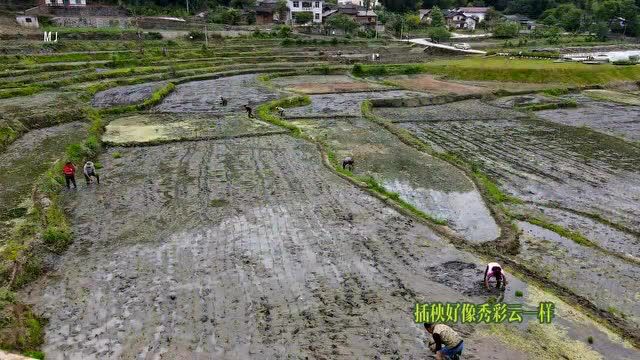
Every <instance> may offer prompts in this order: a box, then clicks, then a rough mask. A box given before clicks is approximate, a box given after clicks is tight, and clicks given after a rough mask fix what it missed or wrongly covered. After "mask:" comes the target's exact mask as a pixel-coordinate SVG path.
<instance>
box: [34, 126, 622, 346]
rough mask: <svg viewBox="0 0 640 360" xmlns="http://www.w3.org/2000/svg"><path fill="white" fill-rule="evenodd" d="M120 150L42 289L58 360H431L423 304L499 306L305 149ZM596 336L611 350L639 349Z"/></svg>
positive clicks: (452, 257) (86, 194) (477, 342)
mask: <svg viewBox="0 0 640 360" xmlns="http://www.w3.org/2000/svg"><path fill="white" fill-rule="evenodd" d="M113 151H119V152H121V153H122V154H123V156H122V158H119V159H114V158H113V157H112V156H111V154H110V153H107V154H105V155H104V156H102V157H101V159H100V161H101V162H102V163H103V164H104V169H103V174H104V175H103V178H104V181H103V182H102V184H101V185H100V186H99V187H91V188H90V189H89V190H86V191H78V192H68V193H66V195H65V196H66V202H67V209H68V211H69V212H70V214H71V218H72V223H73V228H74V232H75V234H76V241H75V242H74V244H73V245H72V247H71V248H70V249H69V250H68V251H67V253H66V255H65V256H64V258H63V259H62V261H61V262H60V265H59V267H58V268H57V270H56V271H55V272H54V273H51V274H50V275H49V276H48V277H46V278H43V279H42V280H41V282H40V283H39V284H36V285H35V286H33V288H32V290H31V291H30V292H29V296H30V297H31V299H32V300H33V301H34V303H35V304H36V308H37V309H38V310H40V311H43V312H44V314H45V315H46V316H47V317H48V318H49V319H50V321H49V323H48V325H47V329H46V330H47V331H46V343H45V345H44V350H45V352H46V354H47V358H49V359H63V358H71V359H94V358H100V359H105V358H157V357H163V358H198V359H205V358H250V357H251V358H276V357H287V356H289V357H293V358H304V357H309V358H326V359H329V358H415V359H417V358H424V356H425V354H426V353H428V350H427V349H426V346H425V343H424V341H425V335H424V331H423V330H420V329H419V328H418V327H417V326H416V325H414V324H413V323H412V317H413V315H412V311H413V308H414V305H415V302H416V301H420V302H425V301H456V300H461V301H474V302H480V301H484V300H486V296H487V295H488V294H482V291H481V290H480V289H481V285H480V283H479V282H478V279H475V280H474V278H473V277H474V276H477V275H478V274H479V273H481V272H482V269H483V262H482V261H480V260H479V259H476V258H473V257H471V256H470V255H468V254H465V253H462V252H459V251H457V250H455V249H454V248H453V247H451V246H450V245H447V243H446V242H444V241H443V240H441V239H439V238H438V237H437V236H436V235H435V234H434V233H433V232H432V231H431V230H429V229H428V228H426V227H425V226H423V225H420V224H417V223H415V222H413V221H411V220H409V219H407V218H406V217H403V216H400V215H399V214H398V213H396V212H395V211H393V210H391V209H389V208H387V207H385V206H383V205H382V203H381V202H379V201H378V200H376V199H374V198H372V197H370V196H369V195H367V194H366V193H365V192H363V191H361V190H359V189H357V188H355V187H353V186H352V185H351V184H349V183H348V182H346V181H344V180H342V179H341V178H339V177H337V176H336V175H334V174H332V173H331V172H329V171H328V170H327V169H326V168H325V167H324V166H322V165H321V161H320V157H319V154H318V153H317V151H316V149H315V146H313V145H311V144H308V143H305V142H302V141H301V140H295V139H292V138H290V137H288V136H284V135H274V136H268V137H258V138H244V139H233V140H218V141H207V142H189V143H176V144H167V145H161V146H154V147H146V148H114V149H111V150H110V151H109V152H113ZM132 163H135V164H136V165H135V166H131V164H132ZM95 219H100V221H95ZM443 273H446V274H449V276H446V277H445V276H442V274H443ZM512 286H513V288H515V289H518V288H523V286H524V285H523V284H522V283H519V282H518V281H517V280H516V279H514V281H513V283H512ZM483 298H484V299H483ZM506 300H509V301H514V299H513V297H512V296H508V297H506ZM563 316H564V315H563ZM566 321H567V323H568V324H569V325H567V326H568V328H569V329H577V328H583V329H586V327H585V326H584V325H583V324H581V323H577V322H575V321H574V320H572V319H571V318H567V320H566ZM456 328H457V329H458V331H460V332H461V334H463V336H464V337H465V340H466V341H468V342H469V346H466V348H467V350H465V358H467V359H487V358H493V359H517V358H522V359H524V358H526V355H525V353H523V352H522V350H519V349H517V348H512V347H510V346H509V344H508V343H505V342H502V341H503V340H500V339H501V337H496V336H494V335H490V334H487V335H483V334H482V332H480V331H477V330H476V329H482V328H483V326H482V325H478V326H475V327H472V326H458V327H456ZM510 328H511V329H512V330H510V333H518V332H519V331H520V330H519V329H518V327H513V326H512V327H510ZM589 329H591V331H593V334H594V335H595V336H596V338H598V339H603V343H606V344H608V345H609V346H610V347H611V349H613V350H610V354H613V355H615V356H618V355H620V354H625V351H627V350H626V349H625V348H624V347H623V345H622V344H621V343H619V342H618V341H619V340H607V339H606V335H604V334H602V333H601V332H599V331H598V330H596V329H595V328H594V327H593V326H591V327H589ZM574 331H575V330H574ZM552 334H555V333H552ZM554 336H555V335H554ZM555 339H556V342H562V343H563V344H565V345H566V346H570V345H572V344H576V343H580V342H584V339H580V338H578V339H577V340H576V338H575V337H572V336H571V334H568V335H567V334H558V335H557V338H555ZM557 351H559V350H557V349H549V350H548V353H549V354H551V356H559V355H558V352H557ZM589 351H592V350H589ZM583 355H584V354H583V353H574V354H573V355H570V356H568V357H567V358H569V359H583V358H585V357H583ZM596 355H597V354H596ZM552 358H553V357H552ZM618 358H623V357H618Z"/></svg>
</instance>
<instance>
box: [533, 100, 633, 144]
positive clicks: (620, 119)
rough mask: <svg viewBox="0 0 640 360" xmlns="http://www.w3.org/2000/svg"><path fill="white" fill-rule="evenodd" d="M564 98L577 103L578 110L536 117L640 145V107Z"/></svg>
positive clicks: (540, 113)
mask: <svg viewBox="0 0 640 360" xmlns="http://www.w3.org/2000/svg"><path fill="white" fill-rule="evenodd" d="M565 98H568V99H571V100H575V101H576V102H577V103H578V105H579V106H578V107H577V108H573V109H557V110H545V111H539V112H537V113H536V115H538V116H539V117H541V118H543V119H545V120H549V121H553V122H556V123H559V124H564V125H570V126H584V127H588V128H590V129H593V130H595V131H599V132H602V133H604V134H609V135H612V136H617V137H620V138H623V139H627V140H630V141H635V142H638V141H640V106H628V105H622V104H619V103H615V102H609V101H597V100H594V99H593V98H591V97H589V96H585V95H568V96H566V97H565Z"/></svg>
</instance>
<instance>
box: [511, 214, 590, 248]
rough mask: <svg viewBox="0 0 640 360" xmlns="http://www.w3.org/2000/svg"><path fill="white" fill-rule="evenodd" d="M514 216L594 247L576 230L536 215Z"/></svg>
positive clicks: (577, 242) (583, 244)
mask: <svg viewBox="0 0 640 360" xmlns="http://www.w3.org/2000/svg"><path fill="white" fill-rule="evenodd" d="M515 217H516V218H517V219H519V220H522V221H526V222H528V223H531V224H533V225H537V226H540V227H541V228H544V229H547V230H551V231H553V232H554V233H556V234H558V235H560V236H562V237H565V238H567V239H570V240H573V241H574V242H575V243H576V244H580V245H582V246H588V247H596V245H595V244H594V243H593V242H592V241H591V240H589V239H587V238H586V237H584V235H582V234H580V233H579V232H577V231H573V230H569V229H566V228H564V227H562V226H560V225H558V224H554V223H550V222H548V221H546V220H544V219H541V218H537V217H532V216H527V215H515Z"/></svg>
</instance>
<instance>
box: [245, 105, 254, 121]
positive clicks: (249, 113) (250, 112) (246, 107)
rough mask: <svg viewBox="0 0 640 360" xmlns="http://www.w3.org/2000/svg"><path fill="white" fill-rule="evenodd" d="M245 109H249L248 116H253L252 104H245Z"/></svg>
mask: <svg viewBox="0 0 640 360" xmlns="http://www.w3.org/2000/svg"><path fill="white" fill-rule="evenodd" d="M244 109H245V110H247V116H248V117H249V118H252V117H253V112H252V111H251V106H249V104H247V105H245V106H244Z"/></svg>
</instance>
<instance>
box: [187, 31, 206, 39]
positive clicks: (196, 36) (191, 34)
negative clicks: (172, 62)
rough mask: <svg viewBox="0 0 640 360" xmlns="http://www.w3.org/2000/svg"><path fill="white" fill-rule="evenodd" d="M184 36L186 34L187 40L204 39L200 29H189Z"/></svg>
mask: <svg viewBox="0 0 640 360" xmlns="http://www.w3.org/2000/svg"><path fill="white" fill-rule="evenodd" d="M186 36H187V40H190V41H202V40H204V33H203V32H202V31H189V33H188V34H187V35H186Z"/></svg>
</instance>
